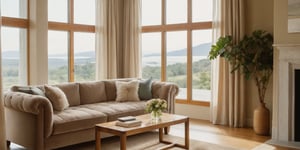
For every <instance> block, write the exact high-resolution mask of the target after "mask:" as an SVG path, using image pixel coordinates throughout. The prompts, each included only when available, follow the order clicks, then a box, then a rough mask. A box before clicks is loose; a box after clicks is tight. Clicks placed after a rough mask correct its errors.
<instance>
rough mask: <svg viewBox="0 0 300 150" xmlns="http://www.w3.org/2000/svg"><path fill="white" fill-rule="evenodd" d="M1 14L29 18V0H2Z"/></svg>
mask: <svg viewBox="0 0 300 150" xmlns="http://www.w3.org/2000/svg"><path fill="white" fill-rule="evenodd" d="M1 14H2V16H6V17H13V18H27V0H1Z"/></svg>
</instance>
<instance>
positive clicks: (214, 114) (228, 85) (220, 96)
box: [211, 0, 246, 127]
mask: <svg viewBox="0 0 300 150" xmlns="http://www.w3.org/2000/svg"><path fill="white" fill-rule="evenodd" d="M213 3H214V4H213V5H214V12H213V42H216V41H217V39H218V38H219V37H220V36H225V35H231V36H232V38H233V41H234V42H235V43H236V42H238V41H240V40H241V39H242V38H243V36H244V34H245V21H244V18H245V17H244V15H245V14H244V11H245V10H244V5H245V0H214V2H213ZM231 70H232V68H231V65H230V64H229V63H228V62H227V61H225V60H224V59H223V58H217V59H216V60H214V61H212V101H211V121H212V123H213V124H221V125H228V126H230V127H244V126H245V122H246V119H245V112H246V109H245V79H244V76H243V74H241V72H240V71H235V72H234V73H231Z"/></svg>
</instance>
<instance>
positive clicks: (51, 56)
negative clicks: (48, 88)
mask: <svg viewBox="0 0 300 150" xmlns="http://www.w3.org/2000/svg"><path fill="white" fill-rule="evenodd" d="M68 49H69V47H68V32H65V31H48V83H49V84H57V83H61V82H68V80H69V78H68V77H69V76H68V73H69V71H68V70H69V69H68V60H69V59H68Z"/></svg>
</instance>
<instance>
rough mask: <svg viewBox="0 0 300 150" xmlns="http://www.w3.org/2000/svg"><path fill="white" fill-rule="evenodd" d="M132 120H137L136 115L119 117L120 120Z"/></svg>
mask: <svg viewBox="0 0 300 150" xmlns="http://www.w3.org/2000/svg"><path fill="white" fill-rule="evenodd" d="M132 120H136V118H135V117H134V116H126V117H120V118H118V121H121V122H126V121H132Z"/></svg>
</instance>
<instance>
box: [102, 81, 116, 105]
mask: <svg viewBox="0 0 300 150" xmlns="http://www.w3.org/2000/svg"><path fill="white" fill-rule="evenodd" d="M103 82H104V83H105V90H106V96H107V101H115V100H116V97H117V89H116V81H113V80H106V81H103Z"/></svg>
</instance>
